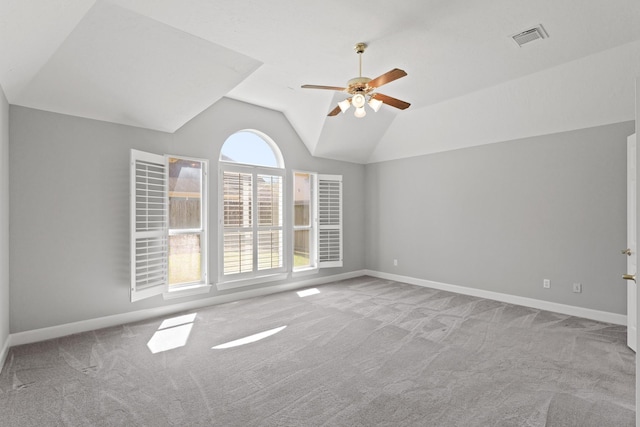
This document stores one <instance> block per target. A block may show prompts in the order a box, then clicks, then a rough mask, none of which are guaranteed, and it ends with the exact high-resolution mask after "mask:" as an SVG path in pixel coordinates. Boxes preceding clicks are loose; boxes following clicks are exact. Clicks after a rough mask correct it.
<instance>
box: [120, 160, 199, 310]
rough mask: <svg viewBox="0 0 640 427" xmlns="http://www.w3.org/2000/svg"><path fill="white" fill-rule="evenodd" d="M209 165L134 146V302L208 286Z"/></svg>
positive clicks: (132, 169)
mask: <svg viewBox="0 0 640 427" xmlns="http://www.w3.org/2000/svg"><path fill="white" fill-rule="evenodd" d="M206 170H207V162H206V160H199V159H190V158H183V157H178V156H161V155H157V154H151V153H145V152H142V151H138V150H131V301H137V300H140V299H143V298H148V297H151V296H154V295H158V294H165V296H168V294H169V293H170V292H173V291H179V292H175V294H174V296H176V295H179V296H183V295H187V294H188V293H197V292H204V291H208V289H209V286H208V285H207V268H206V266H207V263H206V260H207V257H206V253H207V233H206V229H207V228H206V217H207V216H206V213H205V212H206V206H207V199H206V195H207V192H206V179H205V177H206ZM185 291H187V292H186V293H185Z"/></svg>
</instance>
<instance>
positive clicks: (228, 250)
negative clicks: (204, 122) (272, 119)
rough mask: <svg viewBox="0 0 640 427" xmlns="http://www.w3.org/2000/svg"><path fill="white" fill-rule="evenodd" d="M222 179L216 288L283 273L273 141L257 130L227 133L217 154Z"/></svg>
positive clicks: (279, 182)
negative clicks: (219, 245)
mask: <svg viewBox="0 0 640 427" xmlns="http://www.w3.org/2000/svg"><path fill="white" fill-rule="evenodd" d="M220 183H221V189H220V195H221V200H220V209H221V211H220V218H221V221H220V236H221V237H222V238H221V239H220V243H221V249H220V253H221V265H220V268H219V273H218V276H219V284H218V286H219V287H220V288H223V289H224V288H228V287H235V286H241V285H245V284H248V283H246V282H242V283H240V281H245V280H247V279H252V278H259V277H265V276H269V275H274V274H278V273H283V272H284V271H285V270H286V265H285V257H284V253H285V248H284V243H285V239H284V217H283V187H284V170H283V161H282V156H281V154H280V151H279V150H278V149H277V146H276V145H275V143H273V142H272V141H271V140H270V139H269V138H268V137H267V136H266V135H264V134H262V133H259V132H257V131H241V132H237V133H235V134H233V135H231V136H230V137H229V138H228V139H227V141H225V143H224V145H223V146H222V150H221V152H220ZM234 282H235V283H234Z"/></svg>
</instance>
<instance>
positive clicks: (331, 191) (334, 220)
mask: <svg viewBox="0 0 640 427" xmlns="http://www.w3.org/2000/svg"><path fill="white" fill-rule="evenodd" d="M318 266H319V267H320V268H324V267H342V175H318Z"/></svg>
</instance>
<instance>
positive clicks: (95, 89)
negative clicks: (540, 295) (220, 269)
mask: <svg viewBox="0 0 640 427" xmlns="http://www.w3.org/2000/svg"><path fill="white" fill-rule="evenodd" d="M538 24H542V25H543V26H544V27H545V29H546V30H547V32H548V33H549V38H547V39H545V40H540V41H536V42H533V43H531V44H528V45H525V46H523V47H518V46H517V45H516V44H515V42H514V41H513V40H512V39H511V37H510V36H511V35H513V34H516V33H519V32H520V31H523V30H525V29H527V28H529V27H532V26H535V25H538ZM361 41H362V42H366V43H368V44H369V48H368V49H367V51H366V52H365V53H364V55H363V74H364V75H366V76H368V77H371V78H374V77H376V76H378V75H380V74H382V73H384V72H386V71H389V70H390V69H392V68H401V69H403V70H405V71H406V72H407V73H408V76H407V77H404V78H402V79H399V80H397V81H395V82H392V83H389V84H388V85H387V86H384V87H383V88H381V89H380V92H382V93H384V94H387V95H390V96H393V97H396V98H399V99H402V100H405V101H407V102H410V103H411V104H412V105H411V107H410V108H409V109H407V110H404V111H399V110H396V109H394V108H392V107H389V106H386V105H385V106H383V107H382V109H381V110H380V111H379V112H378V113H374V112H373V111H371V110H369V112H368V115H367V116H366V117H365V118H363V119H356V118H354V117H353V115H352V112H347V113H346V114H340V115H338V116H336V117H327V116H326V114H327V113H328V112H329V111H330V110H331V109H333V108H334V107H335V105H336V102H337V101H339V100H341V99H343V98H344V97H346V95H345V94H342V93H337V92H332V91H321V90H309V89H301V88H300V86H301V85H302V84H321V85H330V86H344V85H346V82H347V80H349V79H350V78H352V77H356V76H357V75H358V57H357V55H356V54H355V52H354V50H353V45H354V44H355V43H357V42H361ZM639 75H640V2H639V1H638V0H615V1H608V2H607V1H604V0H536V1H530V0H528V1H523V0H486V1H483V2H471V1H469V0H403V1H400V2H389V1H382V0H366V1H365V0H350V1H348V2H345V1H344V0H325V1H323V2H315V1H314V2H312V1H309V0H298V1H293V0H289V1H284V0H272V1H268V2H267V1H263V0H244V1H237V0H217V1H211V0H183V1H180V2H177V1H175V0H98V1H95V0H30V1H24V0H0V85H2V88H3V89H4V92H5V94H6V96H7V99H8V100H9V102H10V103H11V104H15V105H22V106H27V107H32V108H37V109H42V110H48V111H54V112H59V113H64V114H72V115H76V116H81V117H88V118H93V119H98V120H105V121H111V122H115V123H123V124H127V125H134V126H139V127H144V128H149V129H155V130H161V131H166V132H174V131H176V130H177V129H179V128H180V127H181V126H182V125H184V124H185V123H186V122H187V121H189V120H190V119H191V118H193V117H194V116H196V115H197V114H199V113H200V112H201V111H203V110H204V109H205V108H207V107H209V106H210V105H212V104H213V103H215V102H216V101H218V100H219V99H220V98H221V97H224V96H227V97H230V98H235V99H239V100H242V101H246V102H250V103H253V104H256V105H260V106H264V107H268V108H272V109H275V110H279V111H282V112H283V113H284V114H285V115H286V117H287V118H288V119H289V121H290V122H291V123H292V125H293V126H294V128H295V129H296V131H297V132H298V133H299V135H300V137H301V138H302V140H303V141H304V143H305V144H306V145H307V147H308V148H309V151H310V152H311V153H312V154H314V155H317V156H322V157H328V158H337V159H341V160H348V161H353V162H358V163H367V162H376V161H383V160H388V159H394V158H401V157H408V156H413V155H419V154H428V153H433V152H439V151H446V150H451V149H457V148H463V147H468V146H473V145H479V144H486V143H492V142H499V141H507V140H512V139H517V138H523V137H528V136H534V135H541V134H546V133H552V132H561V131H565V130H573V129H579V128H583V127H590V126H596V125H601V124H608V123H616V122H621V121H626V120H633V118H634V114H635V113H634V84H635V77H636V76H639Z"/></svg>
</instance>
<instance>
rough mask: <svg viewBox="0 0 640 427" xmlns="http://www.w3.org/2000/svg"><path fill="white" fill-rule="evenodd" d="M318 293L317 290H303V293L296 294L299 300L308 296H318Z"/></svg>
mask: <svg viewBox="0 0 640 427" xmlns="http://www.w3.org/2000/svg"><path fill="white" fill-rule="evenodd" d="M319 293H320V291H319V290H318V289H317V288H311V289H305V290H304V291H298V292H297V294H298V296H299V297H300V298H304V297H308V296H310V295H315V294H319Z"/></svg>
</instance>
